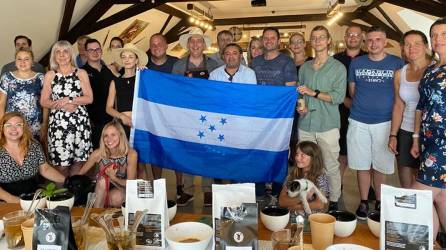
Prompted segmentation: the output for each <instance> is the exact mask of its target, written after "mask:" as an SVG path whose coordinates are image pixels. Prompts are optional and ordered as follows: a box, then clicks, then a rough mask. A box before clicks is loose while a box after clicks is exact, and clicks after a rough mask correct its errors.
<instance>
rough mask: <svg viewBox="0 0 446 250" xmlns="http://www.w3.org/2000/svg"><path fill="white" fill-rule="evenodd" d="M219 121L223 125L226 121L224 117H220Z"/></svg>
mask: <svg viewBox="0 0 446 250" xmlns="http://www.w3.org/2000/svg"><path fill="white" fill-rule="evenodd" d="M220 123H221V125H225V124H226V123H228V122H227V121H226V118H221V119H220Z"/></svg>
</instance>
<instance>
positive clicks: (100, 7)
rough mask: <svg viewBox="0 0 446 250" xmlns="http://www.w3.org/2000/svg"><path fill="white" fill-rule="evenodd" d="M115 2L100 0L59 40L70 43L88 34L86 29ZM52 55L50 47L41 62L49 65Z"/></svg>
mask: <svg viewBox="0 0 446 250" xmlns="http://www.w3.org/2000/svg"><path fill="white" fill-rule="evenodd" d="M112 6H113V3H112V2H111V1H110V0H99V1H98V2H97V3H96V4H95V5H94V6H93V7H92V8H91V9H90V10H89V11H88V12H87V13H86V14H85V15H84V16H83V17H82V19H81V20H79V21H78V22H77V23H76V25H74V26H73V28H71V29H70V30H69V31H68V32H67V33H66V34H64V35H63V36H61V37H59V40H67V41H69V42H70V43H74V42H75V41H76V39H77V38H78V37H79V36H80V35H83V34H87V33H86V32H85V30H88V27H89V26H91V25H93V24H94V23H95V22H96V21H97V20H99V18H101V17H102V16H103V15H104V14H105V12H107V11H108V10H109V9H110V8H111V7H112ZM49 57H50V49H49V50H48V52H47V53H46V54H45V55H44V56H43V57H42V58H41V59H40V61H39V63H40V64H42V65H48V62H49Z"/></svg>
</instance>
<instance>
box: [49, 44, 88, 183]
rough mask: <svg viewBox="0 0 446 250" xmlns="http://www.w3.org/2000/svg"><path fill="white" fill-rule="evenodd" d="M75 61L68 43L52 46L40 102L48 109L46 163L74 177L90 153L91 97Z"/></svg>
mask: <svg viewBox="0 0 446 250" xmlns="http://www.w3.org/2000/svg"><path fill="white" fill-rule="evenodd" d="M74 60H75V57H74V54H73V50H72V46H71V44H70V43H69V42H67V41H58V42H56V43H55V44H54V45H53V47H52V49H51V55H50V69H51V70H50V71H48V72H47V73H46V74H45V78H44V83H43V89H42V95H41V99H40V104H41V105H42V107H44V108H48V109H50V114H49V125H48V153H49V159H50V162H51V164H53V165H54V166H56V168H58V169H59V171H61V173H62V174H64V175H65V176H72V175H75V174H77V172H78V171H79V169H80V167H81V166H82V164H83V162H85V161H86V160H87V159H88V156H89V154H90V153H91V151H92V143H91V138H90V137H91V127H90V119H89V117H88V112H87V108H86V105H87V104H90V103H92V101H93V94H92V90H91V87H90V81H89V79H88V75H87V73H86V71H85V70H83V69H78V68H76V64H75V61H74Z"/></svg>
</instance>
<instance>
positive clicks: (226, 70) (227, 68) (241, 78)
mask: <svg viewBox="0 0 446 250" xmlns="http://www.w3.org/2000/svg"><path fill="white" fill-rule="evenodd" d="M222 52H223V60H224V63H225V64H224V65H222V66H220V67H218V68H217V69H215V70H214V71H212V72H211V75H210V76H209V80H215V81H221V82H236V83H247V84H257V79H256V74H255V72H254V71H253V70H252V69H250V68H248V67H246V66H244V65H241V62H242V53H243V49H242V48H241V47H240V45H238V44H236V43H230V44H228V45H226V47H225V48H224V49H223V50H222Z"/></svg>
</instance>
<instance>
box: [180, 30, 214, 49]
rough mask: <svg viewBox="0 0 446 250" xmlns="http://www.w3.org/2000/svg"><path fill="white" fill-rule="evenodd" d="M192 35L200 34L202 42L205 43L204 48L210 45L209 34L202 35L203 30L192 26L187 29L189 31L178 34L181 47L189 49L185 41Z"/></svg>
mask: <svg viewBox="0 0 446 250" xmlns="http://www.w3.org/2000/svg"><path fill="white" fill-rule="evenodd" d="M193 35H198V36H201V37H202V38H203V40H204V43H205V44H206V48H207V47H210V46H211V38H210V37H209V36H206V35H204V34H203V31H202V30H201V29H200V28H192V29H191V30H189V33H187V34H183V35H181V36H180V40H179V42H180V45H181V47H183V49H185V50H189V49H188V48H187V41H188V40H189V38H190V37H191V36H193Z"/></svg>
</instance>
